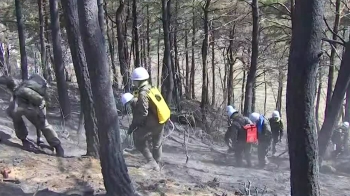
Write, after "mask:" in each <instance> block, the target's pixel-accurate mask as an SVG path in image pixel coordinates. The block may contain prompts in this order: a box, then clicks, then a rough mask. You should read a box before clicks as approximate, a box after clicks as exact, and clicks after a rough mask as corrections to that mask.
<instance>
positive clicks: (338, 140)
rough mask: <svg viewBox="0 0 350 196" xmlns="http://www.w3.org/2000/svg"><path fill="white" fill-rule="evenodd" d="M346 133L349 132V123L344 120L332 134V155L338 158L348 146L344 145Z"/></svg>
mask: <svg viewBox="0 0 350 196" xmlns="http://www.w3.org/2000/svg"><path fill="white" fill-rule="evenodd" d="M346 134H349V123H348V122H343V124H342V125H341V126H339V127H338V128H337V129H335V130H334V131H333V134H332V138H331V140H332V143H333V152H332V157H333V158H337V157H338V156H339V155H340V154H341V153H342V152H343V150H344V148H345V147H346V146H345V145H344V143H345V138H346Z"/></svg>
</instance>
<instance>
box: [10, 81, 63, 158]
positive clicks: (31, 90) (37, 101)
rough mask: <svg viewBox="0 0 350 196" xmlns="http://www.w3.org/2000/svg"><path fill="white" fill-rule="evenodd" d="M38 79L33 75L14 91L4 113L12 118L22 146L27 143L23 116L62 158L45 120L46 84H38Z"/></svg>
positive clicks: (50, 127) (54, 134) (52, 132)
mask: <svg viewBox="0 0 350 196" xmlns="http://www.w3.org/2000/svg"><path fill="white" fill-rule="evenodd" d="M38 77H41V76H38V75H33V76H31V77H30V78H29V80H25V81H23V82H22V83H21V84H20V85H19V86H18V87H16V88H15V89H14V92H13V100H12V101H11V102H10V105H9V107H8V108H7V110H6V112H7V114H8V116H9V117H10V118H12V120H13V125H14V128H15V132H16V136H17V137H18V138H19V139H21V140H22V142H23V145H25V143H27V142H28V141H27V136H28V130H27V127H26V125H25V123H24V121H23V119H22V116H25V117H26V118H27V119H28V120H29V121H30V122H31V123H32V124H33V125H34V126H35V127H36V128H37V130H41V131H42V133H43V134H44V136H45V138H46V140H47V142H48V143H49V144H50V146H52V147H54V148H55V149H56V153H57V155H59V156H64V152H63V149H62V147H61V142H60V140H59V139H58V136H57V133H56V132H55V131H54V130H53V128H52V126H51V125H50V124H49V122H48V121H47V118H46V104H45V100H44V94H45V91H46V84H40V81H39V79H38ZM43 80H44V79H43ZM45 82H46V81H45Z"/></svg>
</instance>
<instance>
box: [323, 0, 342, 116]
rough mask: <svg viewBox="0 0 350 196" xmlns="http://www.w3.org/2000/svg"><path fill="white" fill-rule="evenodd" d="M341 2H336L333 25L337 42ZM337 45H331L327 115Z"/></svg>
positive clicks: (338, 0)
mask: <svg viewBox="0 0 350 196" xmlns="http://www.w3.org/2000/svg"><path fill="white" fill-rule="evenodd" d="M340 2H341V1H340V0H336V2H335V19H334V25H333V32H332V39H333V40H335V41H337V39H338V29H339V22H340ZM336 50H337V44H334V45H331V56H330V57H329V61H330V66H329V69H328V70H329V72H328V86H327V98H326V110H325V113H327V110H328V108H329V103H330V101H331V99H332V93H333V85H334V71H335V57H336V53H337V51H336Z"/></svg>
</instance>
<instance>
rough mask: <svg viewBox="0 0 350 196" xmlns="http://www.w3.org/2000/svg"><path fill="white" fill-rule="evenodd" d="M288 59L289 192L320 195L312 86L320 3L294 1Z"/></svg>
mask: <svg viewBox="0 0 350 196" xmlns="http://www.w3.org/2000/svg"><path fill="white" fill-rule="evenodd" d="M294 11H295V14H294V15H293V20H295V21H294V22H293V29H292V42H291V49H290V56H289V62H288V79H287V100H286V101H287V121H288V127H287V131H288V146H289V147H288V149H289V156H290V158H289V161H290V170H291V176H290V185H291V195H295V196H297V195H298V196H299V195H308V196H318V195H320V188H319V181H318V178H319V165H318V148H317V147H318V146H317V134H316V130H315V123H314V115H315V110H314V103H315V87H316V85H315V84H316V78H317V68H318V62H319V57H320V54H321V39H322V30H323V29H322V24H323V22H322V18H323V3H322V1H319V0H310V1H304V0H296V1H295V10H294Z"/></svg>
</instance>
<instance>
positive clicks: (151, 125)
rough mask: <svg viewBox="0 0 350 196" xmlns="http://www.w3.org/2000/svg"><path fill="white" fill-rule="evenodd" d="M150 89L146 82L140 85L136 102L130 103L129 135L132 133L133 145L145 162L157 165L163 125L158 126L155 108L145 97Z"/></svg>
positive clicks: (159, 156) (160, 152)
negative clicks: (131, 109)
mask: <svg viewBox="0 0 350 196" xmlns="http://www.w3.org/2000/svg"><path fill="white" fill-rule="evenodd" d="M150 89H151V85H149V84H148V82H143V83H141V85H140V87H139V88H138V98H137V101H136V102H135V100H134V103H132V105H133V120H132V123H131V125H130V127H129V133H131V132H133V138H134V145H135V147H136V149H137V150H138V151H140V152H141V153H142V155H143V156H144V157H145V158H146V161H147V162H148V163H150V162H152V161H156V162H157V163H159V161H160V159H161V156H162V139H163V129H164V124H159V121H158V116H157V108H156V106H155V105H154V104H153V102H152V101H150V99H149V97H148V95H147V93H148V92H149V90H150ZM149 138H151V145H150V144H149V143H148V141H149ZM150 146H152V147H151V149H152V150H150Z"/></svg>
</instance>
